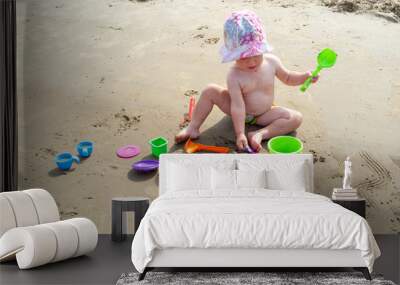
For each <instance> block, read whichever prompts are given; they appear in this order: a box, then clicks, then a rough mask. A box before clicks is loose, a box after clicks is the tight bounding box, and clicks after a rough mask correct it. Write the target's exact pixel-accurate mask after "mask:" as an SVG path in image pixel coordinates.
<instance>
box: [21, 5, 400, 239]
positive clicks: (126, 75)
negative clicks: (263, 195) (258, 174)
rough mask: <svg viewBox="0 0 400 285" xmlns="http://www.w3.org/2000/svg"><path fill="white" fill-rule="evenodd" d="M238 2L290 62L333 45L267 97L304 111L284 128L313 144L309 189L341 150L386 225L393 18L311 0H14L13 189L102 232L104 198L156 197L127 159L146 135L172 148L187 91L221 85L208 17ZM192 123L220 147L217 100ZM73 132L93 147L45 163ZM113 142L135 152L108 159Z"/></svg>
mask: <svg viewBox="0 0 400 285" xmlns="http://www.w3.org/2000/svg"><path fill="white" fill-rule="evenodd" d="M357 3H358V2H357ZM242 8H248V9H252V10H254V11H257V13H258V14H259V16H260V17H261V18H262V20H263V22H264V23H265V27H266V30H267V32H268V39H269V41H270V42H271V44H272V45H273V46H274V48H275V49H274V53H275V54H276V55H278V56H279V57H280V58H281V59H282V61H283V62H284V64H285V65H286V66H287V67H288V68H290V69H294V70H299V71H305V70H310V69H313V68H314V66H315V58H316V55H317V54H318V52H319V51H320V50H321V49H322V48H325V47H331V48H333V49H334V50H336V51H337V52H338V54H339V57H338V61H337V65H336V66H335V67H334V68H333V69H330V70H324V71H322V74H321V78H320V81H319V82H318V83H317V84H316V85H313V86H312V87H311V88H310V89H309V92H308V93H307V95H305V94H302V93H301V92H300V91H299V90H298V88H297V87H289V86H285V85H283V84H281V83H277V84H276V96H277V97H276V103H277V104H279V105H282V106H287V107H290V108H295V109H297V110H299V111H301V112H302V113H303V115H304V122H303V124H302V126H301V128H300V129H299V130H298V132H297V136H298V137H299V138H301V139H302V140H303V141H304V144H305V147H304V150H305V152H307V153H312V154H313V155H314V158H315V188H316V192H317V193H320V194H322V195H326V196H330V194H331V191H332V189H333V188H334V187H339V186H340V185H341V181H342V174H343V160H344V159H345V157H346V156H348V155H349V156H351V158H352V159H353V165H354V181H353V184H354V186H356V187H357V188H358V189H359V191H360V194H361V195H362V196H363V197H365V198H366V199H367V201H368V205H367V206H368V208H367V215H368V221H369V223H370V225H371V227H372V229H373V231H374V232H375V233H390V232H398V231H400V163H399V161H400V153H399V151H400V148H399V141H400V124H399V119H400V99H399V98H400V83H399V78H400V70H399V63H400V53H399V50H398V47H399V46H400V25H399V24H396V23H393V22H391V21H389V20H387V19H384V18H379V17H376V16H374V15H371V14H369V13H348V12H344V13H342V12H337V11H336V9H334V7H326V6H325V5H323V4H322V3H321V2H319V1H315V2H309V1H302V0H299V1H288V0H287V1H284V0H276V1H256V0H254V1H245V0H243V1H234V0H222V1H211V0H208V1H207V0H200V1H184V0H160V1H127V0H107V1H106V0H85V1H66V0H41V1H28V0H26V1H22V0H20V1H18V9H17V10H18V11H17V12H18V102H19V108H20V110H19V123H20V130H19V136H20V141H19V144H20V145H19V149H20V159H19V169H20V173H19V174H20V184H19V187H20V188H21V189H26V188H31V187H41V188H45V189H48V190H49V191H50V192H51V193H52V194H53V196H54V197H55V199H56V201H57V203H58V205H59V207H60V210H61V214H62V218H69V217H75V216H85V217H89V218H90V219H92V220H93V221H94V222H95V223H96V225H97V226H98V228H99V231H100V232H101V233H109V232H110V231H111V224H110V221H111V199H112V197H117V196H143V195H144V196H148V197H150V198H151V199H154V198H156V197H157V195H158V174H157V173H153V174H148V175H139V174H136V173H134V172H133V171H131V170H130V169H131V165H132V164H133V163H134V162H135V161H138V160H140V159H142V158H149V157H151V155H150V148H149V145H148V140H150V139H151V138H154V137H157V136H160V135H162V136H164V137H166V138H168V140H169V141H170V144H169V148H170V151H171V152H182V145H178V146H175V145H174V144H173V137H174V135H175V134H176V133H177V132H178V130H179V128H180V124H181V123H182V121H183V119H184V113H185V112H187V108H188V103H189V97H190V96H191V95H193V96H196V97H197V98H198V96H199V94H200V92H201V90H202V88H204V87H205V86H206V85H207V84H208V83H217V84H221V85H224V84H225V83H224V82H225V76H226V71H227V69H228V65H226V64H221V63H220V59H219V57H218V49H219V46H220V45H221V41H222V39H221V35H222V31H221V28H222V24H223V20H224V19H225V17H226V15H227V14H228V13H229V12H230V11H232V10H237V9H242ZM202 131H203V134H202V136H201V138H200V140H199V141H200V142H202V143H209V144H215V145H224V146H230V147H233V146H234V142H235V138H234V133H233V130H232V123H231V121H230V119H229V118H227V117H225V116H224V115H223V114H222V113H221V112H220V111H219V110H217V109H215V110H213V112H212V114H211V115H210V117H209V118H208V119H207V121H206V123H205V125H204V127H203V128H202ZM83 139H90V140H93V141H94V143H95V147H94V153H93V155H92V156H91V157H90V158H88V159H86V160H83V161H82V163H81V164H80V165H78V166H74V169H73V170H71V171H69V172H61V171H58V170H57V169H56V168H55V164H54V161H53V159H54V155H55V154H56V153H58V152H61V151H71V152H75V145H76V144H77V142H79V141H80V140H83ZM125 144H136V145H138V146H140V147H141V149H142V153H141V154H140V155H139V156H138V157H136V158H133V159H128V160H125V159H120V158H118V157H117V156H116V155H115V151H116V149H117V148H118V147H120V146H123V145H125ZM264 151H265V150H264Z"/></svg>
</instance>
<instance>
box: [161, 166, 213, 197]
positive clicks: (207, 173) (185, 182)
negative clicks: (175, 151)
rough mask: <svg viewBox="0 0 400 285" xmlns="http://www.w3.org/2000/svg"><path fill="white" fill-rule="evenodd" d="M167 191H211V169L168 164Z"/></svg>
mask: <svg viewBox="0 0 400 285" xmlns="http://www.w3.org/2000/svg"><path fill="white" fill-rule="evenodd" d="M168 168H169V169H168V178H167V189H168V191H185V190H193V189H211V167H206V166H193V165H191V166H188V165H184V164H177V163H169V164H168Z"/></svg>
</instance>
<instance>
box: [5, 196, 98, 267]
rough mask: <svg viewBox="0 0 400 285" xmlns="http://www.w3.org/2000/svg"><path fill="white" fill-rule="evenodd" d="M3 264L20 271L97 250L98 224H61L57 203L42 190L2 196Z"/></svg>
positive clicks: (77, 220) (81, 221)
mask: <svg viewBox="0 0 400 285" xmlns="http://www.w3.org/2000/svg"><path fill="white" fill-rule="evenodd" d="M0 214H1V223H0V261H5V260H10V259H14V258H16V259H17V262H18V266H19V268H20V269H28V268H32V267H36V266H40V265H43V264H46V263H50V262H57V261H60V260H64V259H67V258H71V257H76V256H80V255H84V254H86V253H88V252H90V251H92V250H94V249H95V248H96V245H97V239H98V233H97V228H96V225H95V224H94V223H93V222H92V221H91V220H89V219H86V218H73V219H69V220H64V221H59V218H60V217H59V213H58V208H57V204H56V202H55V201H54V199H53V197H52V196H51V195H50V194H49V193H48V192H47V191H45V190H43V189H30V190H25V191H15V192H6V193H0Z"/></svg>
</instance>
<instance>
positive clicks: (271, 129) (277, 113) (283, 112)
mask: <svg viewBox="0 0 400 285" xmlns="http://www.w3.org/2000/svg"><path fill="white" fill-rule="evenodd" d="M302 120H303V116H302V114H301V113H300V112H298V111H296V110H292V109H288V108H284V107H279V106H273V107H272V108H271V110H269V111H268V112H266V113H264V114H262V115H261V116H259V117H257V125H260V126H266V127H264V128H262V129H259V130H257V131H254V132H249V133H248V139H249V143H250V145H251V147H252V148H253V149H254V150H256V151H260V150H261V141H262V140H263V139H264V140H265V139H269V138H272V137H275V136H280V135H285V134H288V133H290V132H292V131H294V130H296V129H297V128H298V127H299V126H300V124H301V122H302Z"/></svg>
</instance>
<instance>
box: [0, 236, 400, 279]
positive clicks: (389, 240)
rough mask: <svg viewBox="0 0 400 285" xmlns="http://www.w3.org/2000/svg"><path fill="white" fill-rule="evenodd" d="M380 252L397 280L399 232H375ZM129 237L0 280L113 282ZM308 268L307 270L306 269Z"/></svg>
mask: <svg viewBox="0 0 400 285" xmlns="http://www.w3.org/2000/svg"><path fill="white" fill-rule="evenodd" d="M375 238H376V240H377V242H378V244H379V247H380V249H381V251H382V256H381V257H380V258H379V259H378V260H377V261H376V263H375V268H374V272H375V273H381V274H383V275H384V276H385V278H386V279H389V280H392V281H394V282H395V283H397V284H398V283H399V282H400V280H399V279H400V276H399V275H400V263H399V259H400V234H398V235H376V236H375ZM131 242H132V239H131V238H130V239H127V240H126V241H124V242H121V243H115V242H112V241H111V237H110V236H109V235H100V236H99V243H98V246H97V248H96V250H95V251H94V252H92V253H91V254H89V255H88V256H81V257H77V258H74V259H70V260H65V261H62V262H58V263H53V264H48V265H45V266H42V267H38V268H34V269H29V270H19V269H18V266H17V265H16V263H15V262H8V263H3V264H1V265H0V284H1V285H6V284H7V285H8V284H13V285H16V284H115V283H116V281H117V280H118V278H119V276H120V275H121V274H122V273H124V272H132V271H134V267H133V265H132V262H131V259H130V249H131ZM310 271H311V270H310Z"/></svg>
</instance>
